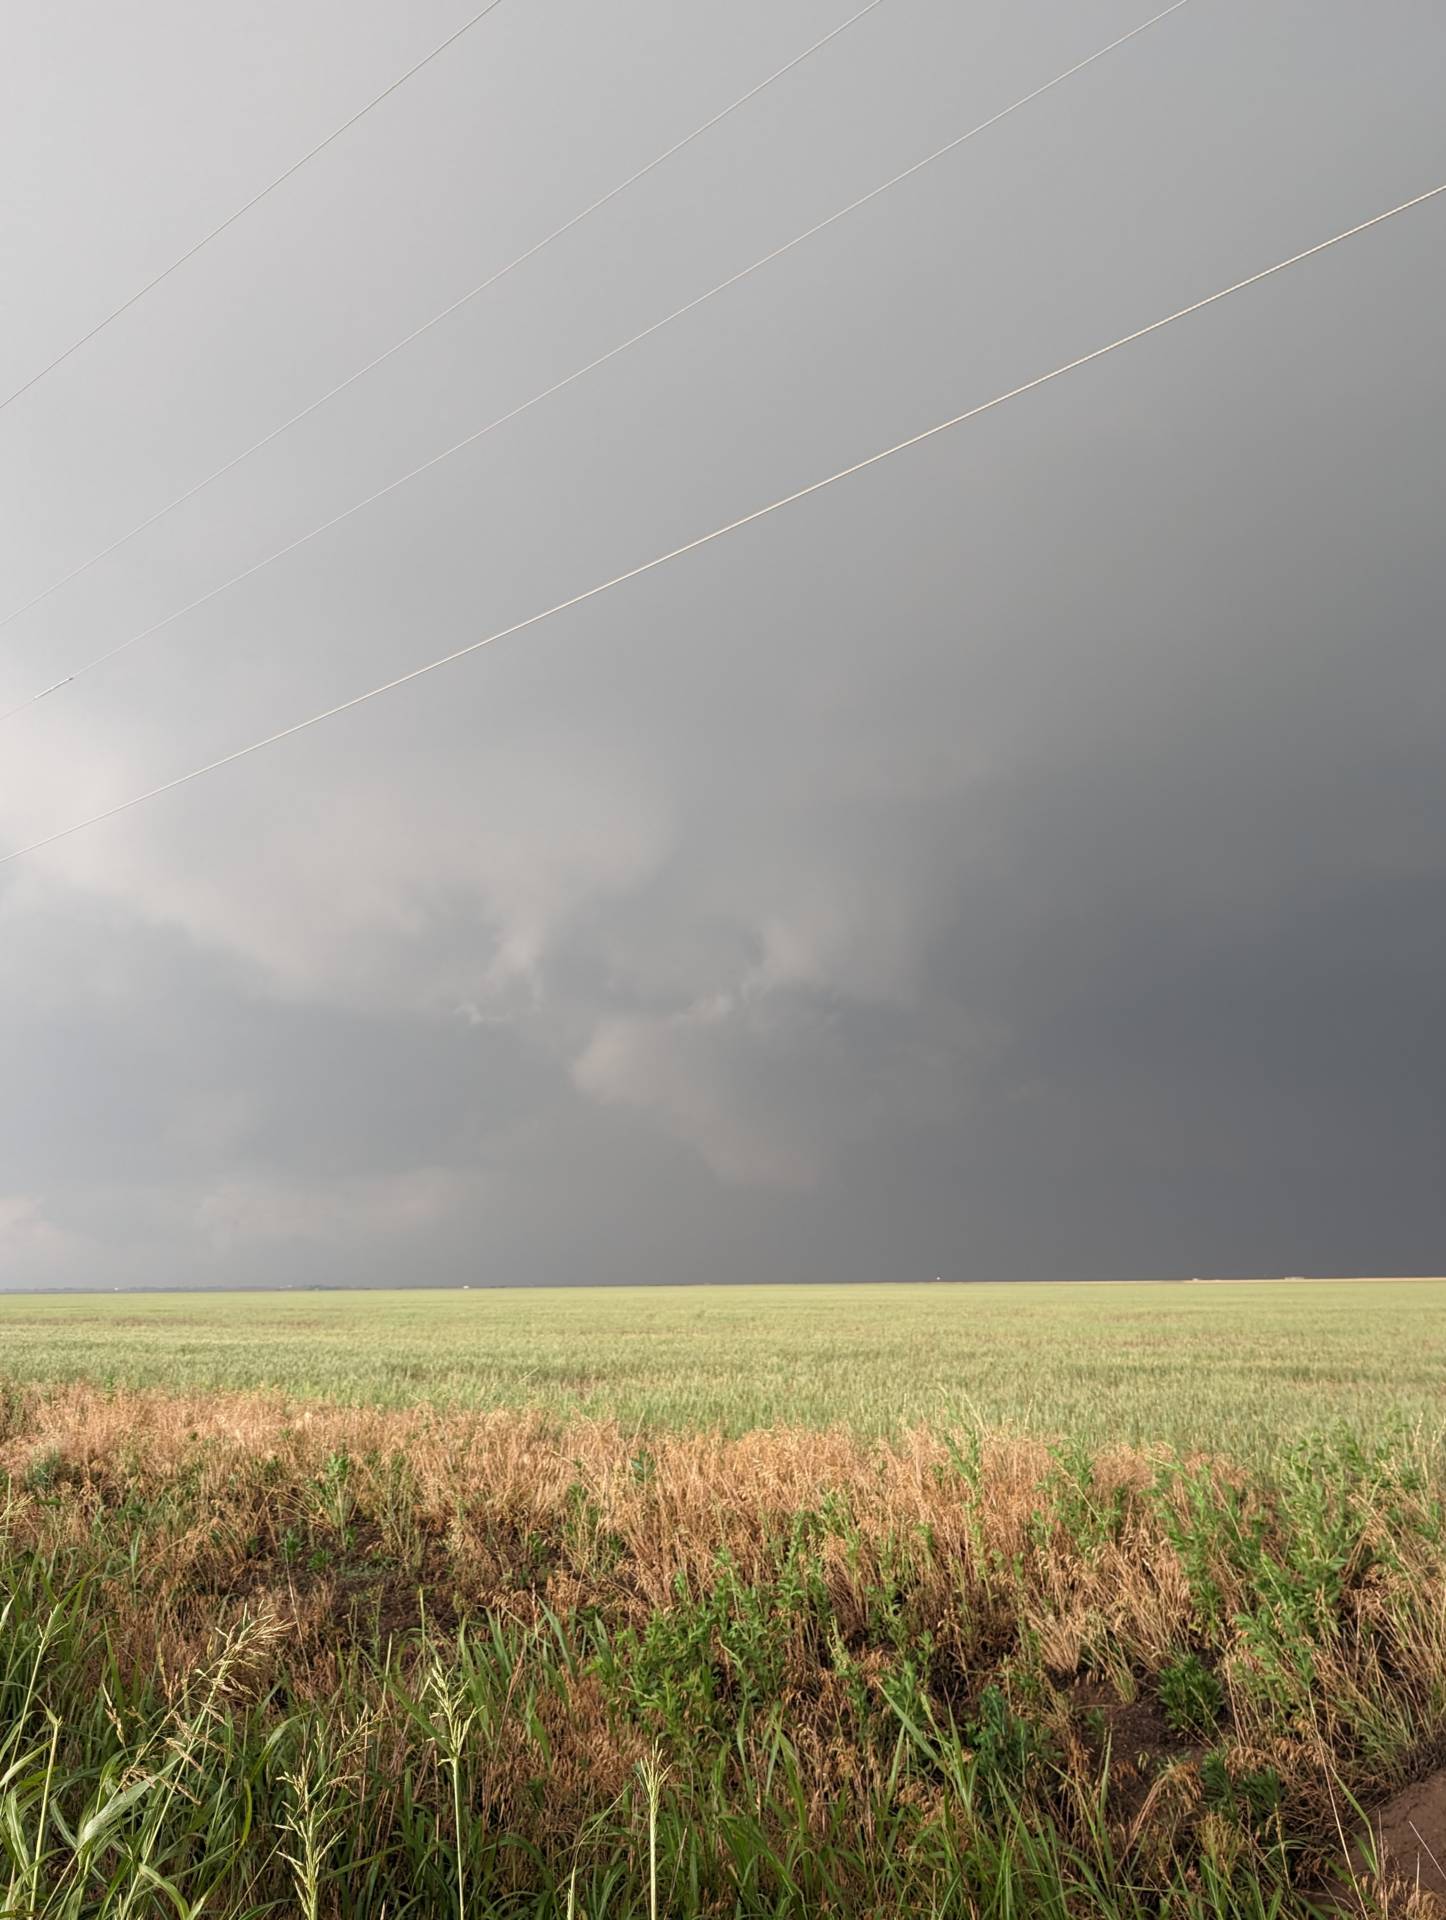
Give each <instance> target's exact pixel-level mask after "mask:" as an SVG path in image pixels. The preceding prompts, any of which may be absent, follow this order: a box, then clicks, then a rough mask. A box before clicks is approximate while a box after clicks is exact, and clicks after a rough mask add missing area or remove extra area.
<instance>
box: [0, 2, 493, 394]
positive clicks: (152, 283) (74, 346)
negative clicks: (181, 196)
mask: <svg viewBox="0 0 1446 1920" xmlns="http://www.w3.org/2000/svg"><path fill="white" fill-rule="evenodd" d="M501 5H502V0H489V4H488V5H487V6H485V7H483V8H481V9H480V11H479V12H477V13H474V14H473V15H472V16H471V18H470V19H468V20H464V21H463V22H462V24H461V26H460V27H458V28H457V30H456V32H455V33H449V34H448V35H447V38H446V39H445V40H441V41H439V42H438V43H437V45H436V46H435V47H433V49H432V51H431V52H430V53H426V54H423V56H422V58H421V59H420V60H418V61H417V63H416V64H415V66H410V67H408V68H407V70H406V72H405V73H403V74H399V75H398V77H397V78H396V79H395V80H393V81H392V83H391V85H390V86H387V87H383V88H382V90H381V92H380V93H378V94H375V95H374V96H373V97H372V98H371V99H370V100H368V101H367V103H366V105H365V106H364V107H359V108H358V109H357V111H356V112H355V113H354V114H353V115H352V116H351V118H350V119H349V120H343V121H342V123H341V125H340V126H339V127H336V128H334V129H333V131H332V132H330V133H329V134H328V135H327V136H326V138H325V139H324V140H322V141H319V142H318V143H317V145H316V146H314V147H313V148H312V149H311V151H310V152H309V153H304V154H302V156H301V158H300V159H299V160H293V161H292V163H291V165H290V166H289V167H288V168H287V169H286V170H285V172H284V173H278V174H277V176H276V178H275V179H274V180H272V181H271V182H270V183H269V184H268V185H266V186H264V187H263V188H262V189H261V191H260V192H259V193H253V194H252V196H251V198H250V199H249V200H248V201H247V202H246V203H245V205H244V206H240V207H237V209H236V211H235V212H234V213H228V214H227V216H226V218H225V219H224V220H223V221H222V222H221V223H220V225H219V226H215V227H212V229H211V231H210V232H209V233H207V234H203V235H202V237H201V238H200V239H199V240H198V241H196V243H195V245H194V246H190V247H187V249H186V251H185V252H184V253H183V254H181V255H180V256H179V258H177V259H175V260H173V261H172V262H171V264H170V265H169V266H168V267H165V268H163V269H162V271H161V272H160V273H158V274H157V275H156V277H155V278H154V279H153V280H147V282H146V284H145V285H144V286H143V287H139V288H137V290H136V291H135V292H134V293H133V294H132V295H131V296H130V298H129V299H127V300H122V301H121V303H120V305H119V306H118V307H115V308H113V309H112V310H111V312H109V313H108V314H107V315H106V316H105V318H104V320H99V321H97V322H96V324H95V325H94V326H93V327H92V328H91V330H90V332H89V333H83V334H82V335H81V336H80V338H79V339H78V340H72V341H71V343H70V345H69V346H68V347H67V348H66V349H65V351H64V353H58V354H56V356H55V358H54V359H53V360H52V361H50V362H49V364H48V365H46V366H43V367H42V368H41V369H40V371H39V373H32V374H31V376H30V378H29V379H28V380H26V381H25V382H23V384H22V385H20V386H18V387H17V388H16V389H15V391H14V392H13V393H11V394H7V395H6V397H5V398H4V399H3V400H0V413H3V412H4V411H5V409H6V408H7V407H8V406H9V405H10V404H11V403H12V401H15V400H18V399H19V398H20V396H21V394H23V393H29V391H30V389H31V388H32V387H35V386H38V385H39V384H40V382H41V381H42V380H43V379H45V377H46V375H47V374H51V373H54V371H55V369H56V368H57V367H58V366H61V365H62V364H63V363H64V362H65V361H67V360H68V359H69V358H70V356H71V355H72V354H73V353H78V352H79V351H80V349H81V348H82V347H83V346H86V345H87V344H88V343H89V342H90V341H92V340H94V338H95V337H96V335H97V334H98V333H104V331H105V329H106V328H107V327H108V326H109V325H110V323H111V322H112V320H119V318H120V317H121V315H122V314H123V313H129V311H130V309H131V308H132V307H133V306H135V304H136V303H137V301H139V300H144V299H145V297H146V295H147V294H148V293H154V291H155V289H156V288H157V287H158V286H160V284H161V282H162V281H163V280H169V279H170V277H171V275H172V274H173V273H174V272H175V271H176V270H177V268H178V267H183V266H185V264H186V262H187V261H188V260H194V259H195V257H196V255H197V254H198V253H199V252H200V251H201V249H202V248H203V247H209V246H210V244H211V242H212V241H213V240H215V239H217V238H218V237H219V236H220V235H221V234H223V233H224V232H225V231H226V229H227V228H228V227H232V226H234V225H235V224H236V222H237V221H238V220H239V219H240V218H241V216H242V215H243V214H246V213H249V212H250V211H251V209H252V208H253V207H255V206H259V205H260V204H261V202H262V201H263V200H264V199H266V197H267V195H268V194H272V193H275V191H276V189H277V188H278V187H279V186H282V185H283V184H284V183H285V182H286V181H288V180H289V179H290V178H291V176H292V175H293V174H294V173H299V172H300V171H301V169H302V168H303V167H304V166H306V165H307V163H308V162H309V161H312V160H314V159H315V158H316V156H317V155H318V154H319V153H324V152H325V151H326V149H327V148H328V147H329V146H330V145H331V144H332V142H333V141H334V140H340V138H341V136H342V135H343V134H344V133H348V132H350V130H351V129H352V128H353V127H354V126H355V125H356V123H357V122H358V120H364V119H365V118H366V116H367V115H368V114H369V113H370V112H371V110H372V108H373V107H379V106H380V105H381V104H382V102H383V100H387V99H390V97H391V96H392V94H394V93H395V92H396V90H397V88H398V87H403V86H405V85H406V83H407V82H408V80H410V79H411V78H412V76H413V74H416V73H420V72H421V71H422V68H423V67H426V66H430V65H431V63H432V61H434V60H435V59H436V58H437V56H438V54H440V53H445V52H446V51H447V49H448V47H450V46H454V45H455V44H456V42H457V41H459V40H460V39H461V38H462V36H463V34H464V33H470V32H471V30H472V28H473V27H475V26H476V25H477V23H478V21H479V20H485V19H486V18H487V16H488V14H489V13H495V12H496V11H497V9H498V8H499V7H500V6H501Z"/></svg>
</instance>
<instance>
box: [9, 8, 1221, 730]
mask: <svg viewBox="0 0 1446 1920" xmlns="http://www.w3.org/2000/svg"><path fill="white" fill-rule="evenodd" d="M876 3H877V0H876ZM1186 4H1187V0H1174V3H1173V5H1171V6H1168V7H1166V8H1165V9H1164V11H1163V12H1161V13H1157V14H1155V15H1153V16H1152V18H1150V19H1149V20H1146V21H1143V22H1142V23H1141V24H1140V25H1139V26H1137V27H1133V28H1131V30H1130V31H1129V32H1128V33H1124V34H1121V35H1120V36H1119V38H1118V39H1115V40H1111V41H1110V42H1109V44H1108V45H1107V46H1104V47H1101V48H1099V49H1098V51H1097V52H1095V53H1092V54H1090V55H1089V56H1088V58H1087V59H1084V60H1080V61H1077V62H1076V63H1075V65H1074V66H1072V67H1067V68H1066V69H1065V70H1064V71H1063V72H1062V73H1058V74H1056V75H1055V76H1054V78H1053V79H1052V80H1047V81H1046V82H1045V83H1044V84H1043V85H1042V86H1039V87H1035V88H1034V89H1033V90H1032V91H1031V92H1029V93H1026V94H1023V95H1021V97H1020V98H1019V99H1018V100H1015V101H1012V102H1011V103H1010V105H1009V106H1007V107H1003V108H1001V109H1000V111H999V112H998V113H995V114H991V115H990V117H989V118H988V119H987V120H981V121H980V122H979V123H978V125H977V126H973V127H970V128H969V130H968V131H967V132H966V133H961V134H958V135H956V137H955V138H954V139H952V140H949V141H946V143H945V144H944V145H943V146H942V147H936V148H935V149H934V151H933V152H932V153H929V154H926V155H925V157H924V158H923V159H922V160H917V161H915V162H914V164H913V165H912V166H909V167H906V168H904V169H903V171H902V172H900V173H896V174H894V175H893V176H892V178H890V179H888V180H885V181H884V182H883V183H882V184H881V185H880V186H877V187H874V188H872V189H871V190H870V191H869V192H868V193H865V194H861V195H860V196H859V198H858V199H856V200H851V201H850V202H849V203H848V205H847V206H843V207H840V208H838V209H837V211H835V212H834V213H831V214H829V215H828V216H827V217H826V218H825V219H823V220H819V221H816V222H815V224H814V225H813V226H811V227H807V228H805V230H804V231H803V232H802V233H799V234H795V235H794V237H793V238H792V239H791V240H787V241H785V242H784V243H783V245H782V246H778V247H774V248H773V249H772V250H771V251H770V252H768V253H765V254H762V255H760V257H759V258H758V259H757V260H754V261H752V262H751V263H750V264H749V265H748V266H746V267H742V268H740V269H739V271H738V272H737V273H733V274H730V275H729V276H728V278H727V279H726V280H720V281H718V282H717V284H716V285H714V286H712V287H710V288H708V290H707V292H705V293H700V294H698V295H697V296H696V297H695V298H694V299H692V300H689V301H687V302H685V303H684V305H682V306H681V307H675V308H674V309H673V311H672V312H671V313H668V314H665V315H664V316H663V318H662V319H661V320H655V321H654V322H653V323H652V325H651V326H647V327H644V328H643V329H642V331H641V332H639V333H635V334H633V335H632V336H631V337H630V338H628V339H626V340H623V341H620V342H619V343H618V345H617V346H614V347H610V348H609V349H608V350H607V352H606V353H601V354H599V355H598V356H597V357H596V358H595V359H593V360H589V361H588V362H587V363H586V364H585V365H583V366H581V367H578V368H575V369H574V371H573V372H572V373H569V374H567V375H565V376H564V377H563V378H562V379H561V380H555V381H554V382H553V383H552V385H551V386H548V387H544V388H543V389H542V390H541V391H540V392H538V393H535V394H533V395H532V396H531V398H530V399H527V400H524V401H522V402H521V403H520V404H519V405H518V406H515V407H513V408H512V409H511V410H510V411H509V412H507V413H503V414H499V415H498V416H497V417H496V418H495V419H493V420H489V421H488V422H487V424H486V425H485V426H482V427H478V428H476V429H475V430H474V431H473V432H472V433H469V434H466V435H464V437H463V438H462V439H460V440H455V441H453V443H452V444H451V446H449V447H444V448H443V449H442V451H441V452H440V453H434V454H433V455H431V457H430V458H429V459H426V460H424V461H422V463H421V464H420V465H419V466H415V467H412V468H410V469H409V470H408V471H407V472H406V473H403V474H400V475H398V477H397V478H396V479H395V480H389V481H388V482H387V483H386V485H385V486H382V487H378V488H377V489H376V491H375V492H373V493H369V494H367V495H366V496H365V498H364V499H361V500H357V501H355V502H353V504H352V505H351V506H349V507H344V508H343V509H342V510H341V512H340V513H335V514H332V515H331V517H330V518H329V519H326V520H323V521H321V522H319V523H318V524H317V525H316V526H314V527H310V528H308V530H307V531H306V532H305V533H301V534H298V535H297V536H296V537H295V539H293V540H289V541H288V542H287V543H286V544H285V545H284V546H281V547H277V548H276V549H275V550H274V551H273V552H271V553H268V554H265V555H264V556H263V557H262V558H261V559H260V560H254V561H252V563H251V564H250V566H247V567H243V568H242V569H241V571H240V572H239V573H233V574H232V575H231V576H230V577H229V578H228V579H226V580H223V581H221V582H220V583H219V585H217V586H214V587H210V588H208V589H207V590H206V592H205V593H202V594H199V595H198V596H197V597H196V598H195V599H194V600H189V601H187V602H186V604H185V605H184V606H181V607H177V608H175V609H174V610H173V611H172V612H170V613H168V614H165V615H163V616H162V617H161V619H159V620H155V621H152V623H151V624H150V626H148V627H143V628H142V629H141V630H140V631H139V632H137V633H133V634H131V635H129V637H128V638H126V639H124V640H121V641H119V642H118V643H117V644H116V645H115V646H112V647H108V648H106V649H105V651H104V652H102V653H98V654H96V655H95V656H94V658H92V659H90V660H87V661H85V662H84V663H83V664H82V665H80V666H78V667H76V668H74V669H73V670H72V671H71V672H70V673H67V674H65V675H63V676H62V677H61V678H60V679H58V680H54V681H52V682H51V684H50V685H49V686H47V687H43V688H42V689H41V690H40V691H39V692H38V693H33V694H30V695H28V696H27V697H26V698H25V699H24V700H21V701H18V702H17V703H16V704H15V705H14V706H13V707H8V708H6V709H4V711H0V726H3V725H4V723H5V722H6V721H7V720H11V719H13V718H14V717H15V716H16V715H17V714H21V713H25V712H27V711H28V710H29V709H30V708H31V707H34V706H38V705H39V703H40V702H41V701H42V700H46V699H48V698H49V697H50V695H51V694H53V693H58V692H59V691H60V690H61V688H62V687H68V686H70V685H72V684H73V683H74V682H75V681H77V680H79V679H81V678H83V676H84V675H86V674H88V673H91V672H93V671H94V669H95V668H97V667H102V666H105V665H106V664H107V662H109V661H111V660H114V659H116V658H118V657H119V655H121V654H123V653H128V652H129V651H130V649H131V648H132V647H136V646H139V645H140V644H141V643H142V642H143V641H145V640H150V639H153V638H154V636H155V635H156V634H158V633H161V632H163V631H164V629H165V628H167V627H169V626H173V625H174V624H175V622H176V621H177V620H182V619H184V618H185V617H186V615H187V614H190V613H194V612H196V611H197V609H198V608H200V607H203V606H206V605H207V604H208V603H209V602H210V601H212V600H215V599H218V598H219V597H220V595H221V594H223V593H228V592H229V591H230V590H231V588H232V587H235V586H239V585H240V584H241V582H242V581H243V580H249V579H250V578H251V577H252V575H253V574H257V573H260V572H262V571H263V570H264V569H265V568H267V567H269V566H273V565H274V564H275V563H276V561H278V560H283V559H285V557H286V556H287V555H288V554H290V553H295V552H296V550H297V549H298V548H299V547H304V546H306V545H307V544H308V543H309V542H311V541H312V540H315V539H318V538H319V537H320V536H321V535H322V534H323V533H329V532H330V531H331V529H332V528H333V527H337V526H340V525H341V523H342V522H343V521H344V520H349V519H351V518H352V516H353V515H354V514H358V513H361V512H362V511H363V510H364V509H365V508H367V507H370V506H375V504H376V503H377V501H378V500H383V499H385V498H386V497H387V495H388V494H391V493H395V492H396V491H397V490H398V489H399V488H400V487H404V486H406V485H408V483H409V482H411V481H413V480H416V479H419V478H420V477H421V475H422V474H424V473H428V472H430V471H431V469H432V468H433V467H437V466H440V465H441V464H442V462H443V461H444V460H450V459H451V458H452V456H453V455H454V454H457V453H461V452H462V451H463V449H464V448H467V447H470V446H475V445H476V443H477V442H478V441H479V440H483V439H485V438H486V437H487V435H488V434H491V433H495V432H496V431H497V429H498V428H499V427H504V426H507V425H508V424H509V423H510V422H511V421H513V420H516V419H518V418H519V417H520V416H521V415H522V414H524V413H527V412H529V411H530V410H531V409H532V408H533V407H535V406H537V405H539V404H540V403H541V402H542V401H544V400H548V399H551V398H552V397H553V396H554V395H555V394H558V393H561V392H562V391H563V390H564V389H565V388H567V387H570V386H573V385H574V384H575V383H576V382H577V381H579V380H581V379H583V378H584V377H585V376H586V375H587V374H590V373H594V372H596V371H597V369H598V368H599V367H603V366H606V365H607V363H608V361H610V360H615V359H616V358H617V357H618V355H619V354H622V353H626V352H628V350H629V349H630V348H632V347H635V346H638V345H640V344H641V343H642V342H643V341H644V340H647V339H649V338H651V337H652V335H653V334H655V333H660V332H662V330H663V328H665V327H668V326H671V325H672V324H673V322H674V321H675V320H681V319H682V318H683V317H684V315H686V314H689V313H693V312H696V310H697V309H698V308H699V307H702V306H704V305H706V304H707V302H708V301H710V300H712V299H714V298H715V297H716V296H717V295H718V294H720V293H725V292H726V291H727V290H728V289H729V288H730V287H736V286H737V285H738V284H739V283H740V281H743V280H747V279H748V278H749V277H750V276H751V275H753V274H755V273H757V272H758V271H759V270H760V269H761V268H763V267H766V266H768V265H770V264H771V263H772V262H773V261H775V260H781V259H782V258H783V256H784V255H785V254H788V253H792V252H793V251H794V249H795V248H796V247H800V246H802V245H803V244H804V242H805V241H806V240H811V239H813V238H814V237H815V235H817V234H820V233H823V232H825V231H826V230H827V229H828V228H829V227H832V226H835V225H836V224H837V223H838V222H839V221H840V220H843V219H845V218H847V216H848V215H849V214H852V213H857V212H858V211H859V209H860V208H862V207H866V206H868V205H869V204H870V203H871V202H872V201H875V200H877V199H879V198H880V197H881V196H882V195H883V194H886V193H888V192H890V191H891V190H892V189H893V188H894V187H897V186H899V185H901V184H902V183H903V182H904V181H906V180H911V179H913V177H914V176H915V175H916V174H919V173H922V172H923V171H924V169H925V168H926V167H930V166H933V165H934V163H935V162H936V161H938V160H942V159H944V158H945V156H946V155H948V154H951V153H954V152H957V150H958V149H959V148H960V147H962V146H964V145H965V144H966V143H967V142H968V141H970V140H973V139H975V138H976V137H977V136H978V135H979V134H981V133H985V132H987V131H988V130H989V128H991V127H994V126H997V125H998V124H999V122H1000V121H1001V120H1005V119H1007V118H1008V117H1009V115H1010V114H1012V113H1017V112H1018V111H1019V109H1020V108H1021V107H1026V106H1028V105H1029V104H1030V103H1031V102H1032V101H1034V100H1038V99H1040V98H1041V97H1042V96H1043V95H1044V94H1046V93H1049V92H1051V91H1052V90H1053V89H1054V88H1055V87H1058V86H1060V85H1062V84H1063V83H1064V82H1065V81H1066V80H1069V79H1072V78H1073V77H1074V75H1076V74H1078V73H1082V72H1083V71H1084V70H1085V68H1086V67H1091V66H1093V65H1094V64H1095V62H1096V61H1099V60H1103V59H1104V57H1105V56H1106V54H1109V53H1113V52H1114V51H1115V49H1116V48H1117V47H1122V46H1124V45H1125V44H1126V42H1128V41H1130V40H1134V39H1136V38H1138V36H1139V35H1140V34H1142V33H1144V32H1146V31H1147V29H1148V28H1150V27H1153V26H1155V25H1156V24H1158V22H1159V21H1161V20H1164V19H1166V18H1168V16H1169V15H1170V14H1172V13H1178V12H1179V10H1180V8H1181V7H1183V6H1185V5H1186ZM855 17H857V16H855Z"/></svg>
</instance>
